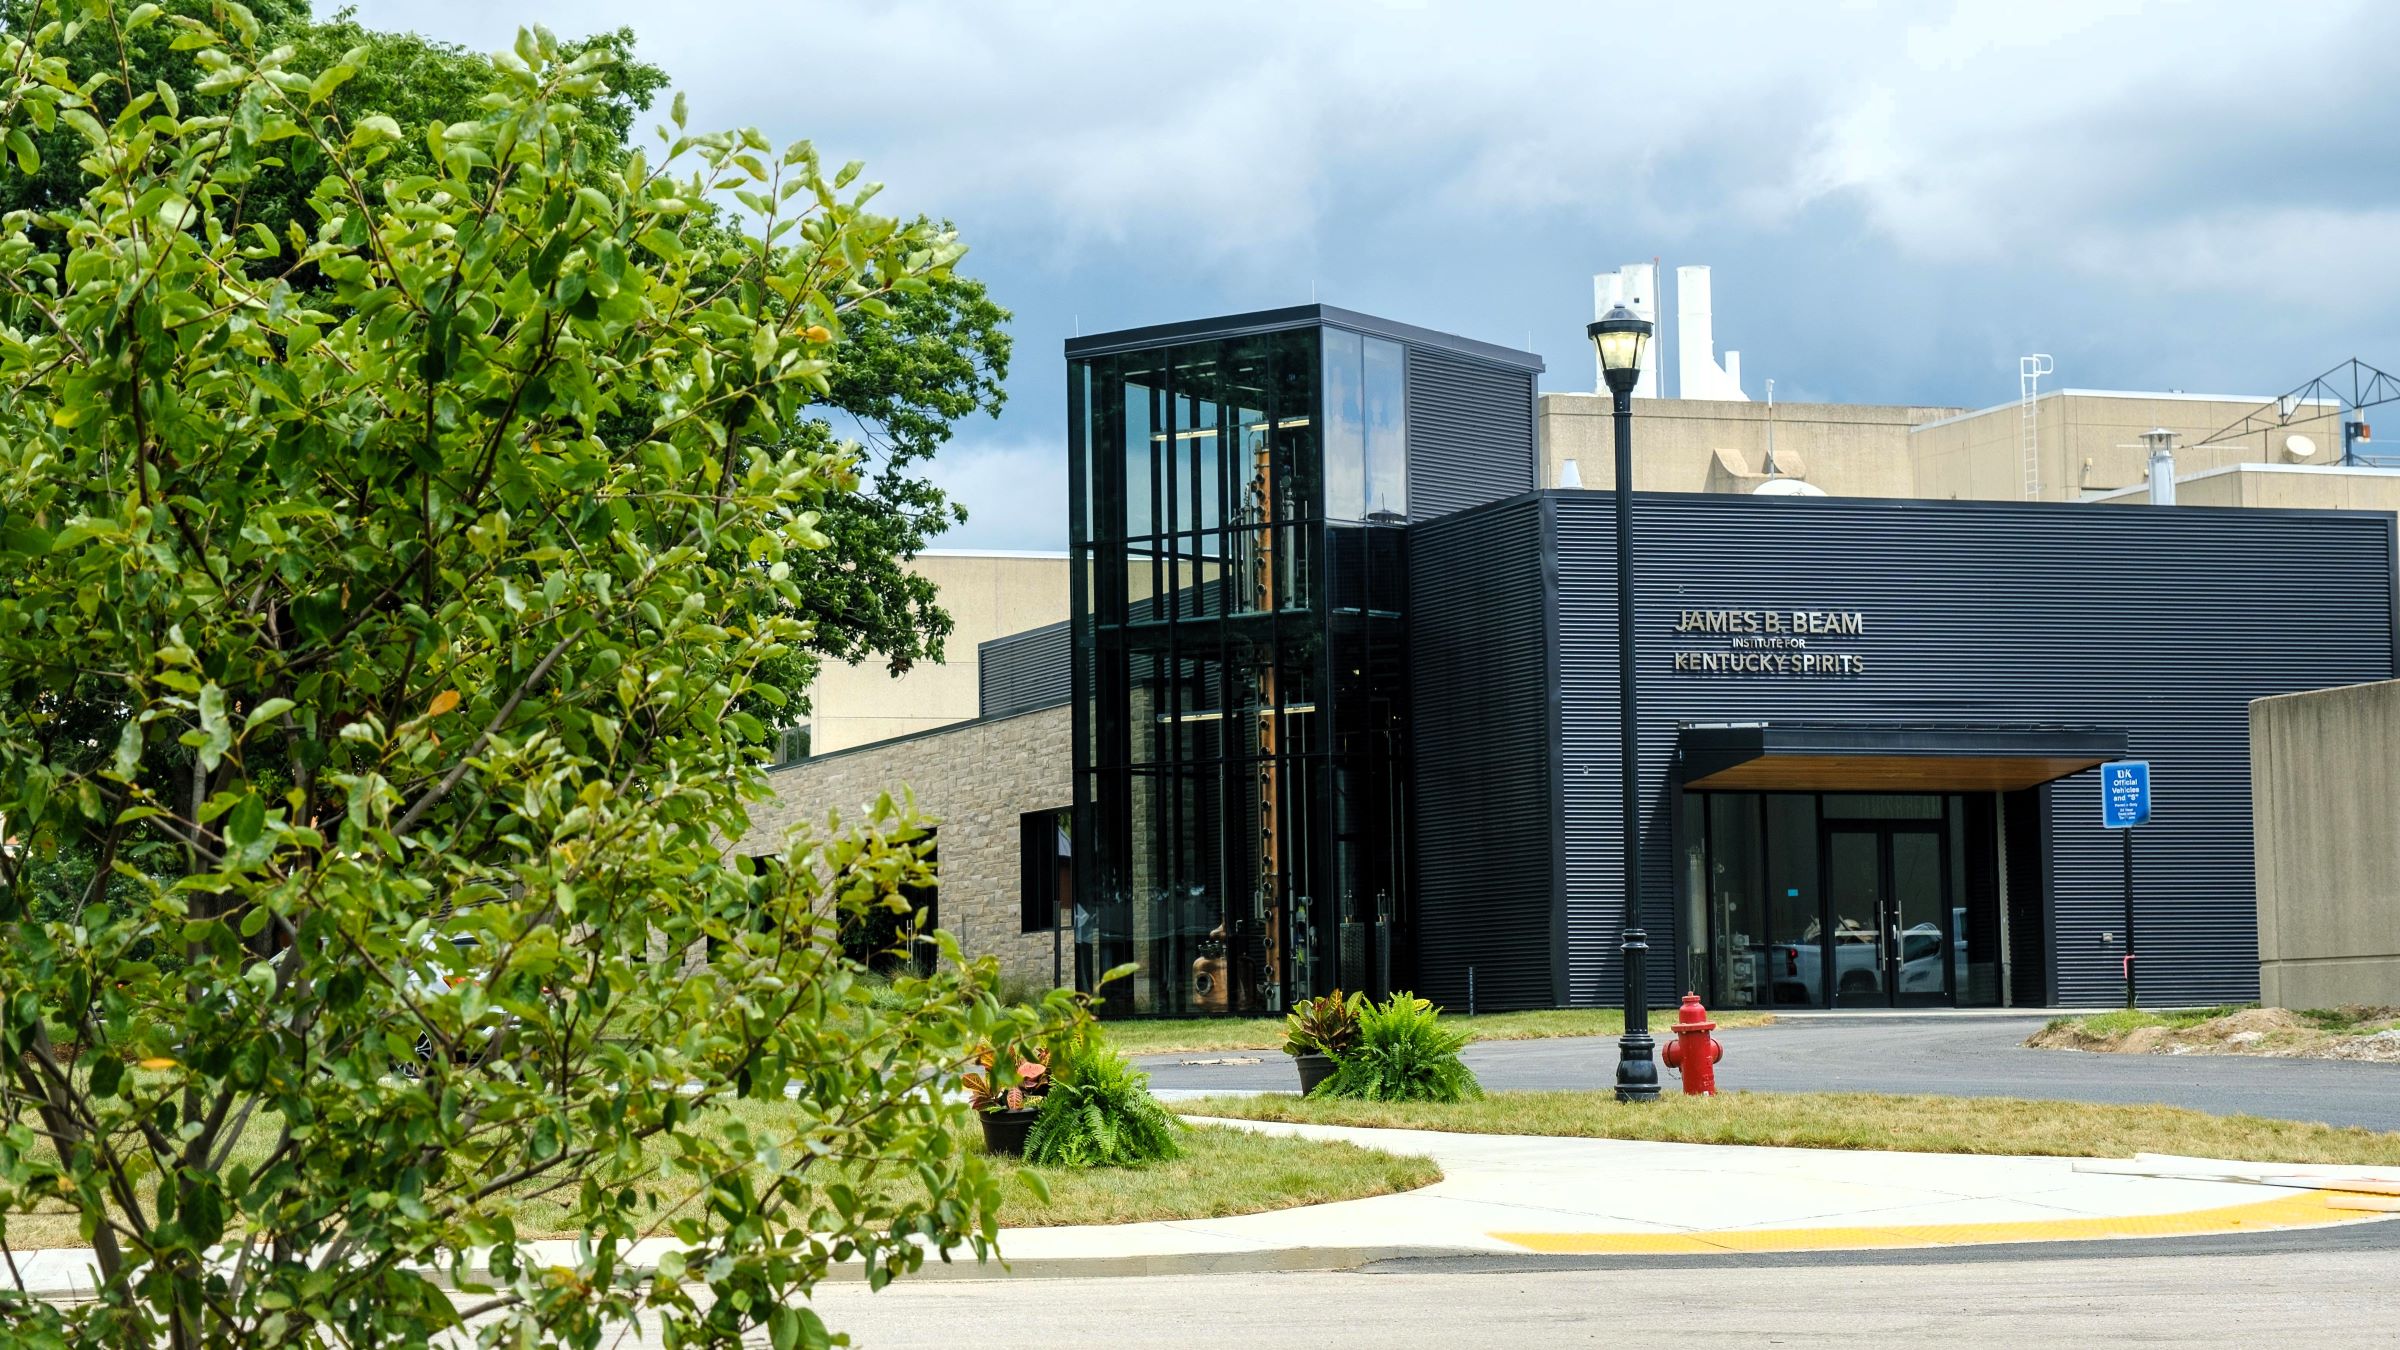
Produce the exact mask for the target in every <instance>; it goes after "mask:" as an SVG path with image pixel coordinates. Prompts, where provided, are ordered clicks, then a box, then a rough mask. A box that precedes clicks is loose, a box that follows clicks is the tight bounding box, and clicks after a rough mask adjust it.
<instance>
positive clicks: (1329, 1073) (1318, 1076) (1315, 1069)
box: [1292, 1055, 1334, 1097]
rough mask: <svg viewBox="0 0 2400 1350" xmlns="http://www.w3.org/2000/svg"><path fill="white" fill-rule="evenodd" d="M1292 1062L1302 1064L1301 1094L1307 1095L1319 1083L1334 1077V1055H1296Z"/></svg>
mask: <svg viewBox="0 0 2400 1350" xmlns="http://www.w3.org/2000/svg"><path fill="white" fill-rule="evenodd" d="M1292 1063H1294V1064H1297V1065H1299V1066H1300V1095H1301V1096H1303V1097H1305V1096H1307V1095H1308V1094H1310V1093H1312V1092H1314V1091H1316V1090H1317V1084H1319V1083H1322V1082H1324V1081H1325V1080H1326V1079H1328V1078H1331V1077H1333V1067H1334V1066H1333V1056H1331V1055H1294V1056H1292Z"/></svg>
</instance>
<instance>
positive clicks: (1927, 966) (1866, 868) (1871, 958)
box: [1793, 823, 1958, 1008]
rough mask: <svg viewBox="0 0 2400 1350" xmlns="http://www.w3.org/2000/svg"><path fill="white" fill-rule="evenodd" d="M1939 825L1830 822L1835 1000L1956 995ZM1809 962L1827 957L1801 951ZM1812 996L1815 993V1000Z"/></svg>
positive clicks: (1934, 999) (1871, 1002)
mask: <svg viewBox="0 0 2400 1350" xmlns="http://www.w3.org/2000/svg"><path fill="white" fill-rule="evenodd" d="M1942 846H1943V840H1942V834H1941V831H1940V830H1939V829H1938V828H1933V827H1928V826H1924V825H1914V824H1910V825H1851V824H1844V825H1838V826H1837V825H1833V824H1830V823H1828V824H1827V826H1826V828H1825V847H1824V856H1825V896H1826V899H1827V900H1829V901H1830V902H1831V903H1832V907H1833V916H1834V918H1833V938H1832V951H1831V953H1830V965H1831V974H1832V980H1833V1006H1835V1007H1837V1008H1870V1007H1924V1006H1929V1005H1932V1006H1938V1005H1942V1004H1947V1003H1950V1002H1952V1001H1953V1000H1952V995H1953V992H1954V990H1955V988H1956V985H1957V983H1958V982H1957V981H1955V980H1953V979H1952V978H1951V970H1950V967H1951V963H1952V959H1953V955H1954V953H1955V952H1956V951H1957V950H1958V949H1957V947H1956V945H1955V944H1954V943H1953V942H1952V941H1951V929H1952V928H1953V927H1955V926H1956V925H1954V924H1953V923H1952V922H1951V919H1950V908H1951V906H1950V901H1949V875H1948V873H1949V869H1948V868H1947V867H1946V866H1944V864H1943V859H1942V851H1943V848H1942ZM1795 955H1796V957H1797V959H1796V960H1795V961H1794V962H1793V964H1794V965H1795V966H1798V967H1802V968H1805V967H1807V966H1809V965H1812V964H1815V963H1817V962H1819V961H1821V960H1824V959H1825V957H1824V955H1823V954H1820V953H1817V952H1813V951H1812V952H1801V953H1796V954H1795ZM1812 1001H1813V1000H1812Z"/></svg>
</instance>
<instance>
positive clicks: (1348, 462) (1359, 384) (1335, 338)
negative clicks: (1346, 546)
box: [1325, 328, 1408, 524]
mask: <svg viewBox="0 0 2400 1350" xmlns="http://www.w3.org/2000/svg"><path fill="white" fill-rule="evenodd" d="M1407 372H1408V353H1407V351H1406V349H1404V348H1403V347H1401V345H1400V344H1399V343H1397V342H1387V341H1385V340H1384V339H1382V338H1371V337H1363V336H1361V335H1359V334H1357V333H1349V332H1344V331H1343V330H1341V329H1339V328H1328V329H1326V330H1325V517H1326V519H1328V520H1375V521H1383V522H1386V523H1391V524H1397V523H1400V522H1403V521H1406V520H1407V519H1408V448H1407V434H1406V433H1407V409H1406V406H1405V405H1406V402H1407V385H1408V373H1407Z"/></svg>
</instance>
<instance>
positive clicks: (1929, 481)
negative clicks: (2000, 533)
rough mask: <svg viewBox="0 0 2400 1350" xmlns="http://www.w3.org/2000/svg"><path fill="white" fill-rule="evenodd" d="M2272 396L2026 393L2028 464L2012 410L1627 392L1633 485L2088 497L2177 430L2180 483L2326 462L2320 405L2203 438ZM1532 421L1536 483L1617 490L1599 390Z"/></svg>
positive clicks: (2021, 422) (1609, 423) (1562, 399)
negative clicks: (2152, 442) (1538, 448)
mask: <svg viewBox="0 0 2400 1350" xmlns="http://www.w3.org/2000/svg"><path fill="white" fill-rule="evenodd" d="M2273 403H2274V400H2272V399H2268V398H2263V397H2259V398H2252V397H2245V396H2238V395H2197V394H2179V393H2129V392H2117V391H2110V390H2094V389H2059V390H2052V391H2050V392H2048V393H2044V394H2042V395H2040V396H2039V397H2037V398H2036V399H2035V400H2034V405H2033V416H2032V417H2031V419H2030V421H2031V423H2032V426H2031V431H2032V433H2033V434H2032V436H2031V437H2030V441H2031V448H2032V452H2033V453H2032V455H2031V456H2030V458H2029V457H2028V455H2027V448H2028V439H2029V438H2028V436H2027V430H2028V428H2027V422H2028V420H2029V419H2028V418H2027V417H2026V416H2025V411H2024V407H2023V405H2022V404H2019V403H2006V404H1999V405H1995V406H1993V407H1989V408H1980V409H1973V410H1967V409H1960V408H1949V407H1938V406H1930V405H1914V404H1895V405H1881V404H1856V403H1785V404H1776V405H1773V406H1769V405H1767V404H1763V403H1733V402H1719V401H1714V400H1705V399H1636V400H1634V404H1633V416H1634V456H1635V461H1634V486H1635V487H1636V488H1639V489H1642V490H1644V491H1654V492H1755V491H1757V490H1758V489H1759V488H1760V487H1761V486H1762V485H1763V484H1765V483H1767V482H1768V481H1770V480H1773V479H1779V478H1780V479H1793V480H1797V481H1799V482H1802V483H1805V484H1807V485H1808V486H1809V487H1811V488H1814V489H1816V490H1817V491H1820V492H1823V493H1825V494H1827V495H1829V496H1835V497H1913V498H1930V499H1936V500H1940V499H1967V500H1983V501H2024V500H2029V499H2034V498H2038V499H2040V500H2043V501H2079V500H2090V499H2095V498H2101V497H2105V496H2106V495H2107V494H2109V493H2112V492H2115V491H2118V490H2122V489H2126V488H2132V487H2137V486H2139V485H2141V484H2143V483H2145V481H2146V480H2147V477H2148V473H2149V451H2148V447H2147V446H2146V445H2145V444H2144V443H2143V440H2142V437H2143V435H2144V433H2146V432H2149V431H2151V430H2152V429H2154V428H2158V427H2164V428H2166V429H2167V430H2169V431H2172V432H2174V433H2176V437H2177V445H2176V453H2175V460H2176V468H2177V473H2178V476H2179V478H2180V477H2184V476H2196V475H2206V474H2211V473H2215V472H2218V471H2221V470H2227V469H2231V468H2234V467H2236V466H2241V465H2265V466H2273V467H2286V466H2294V465H2317V466H2323V465H2328V464H2330V463H2331V462H2332V461H2333V460H2334V459H2336V458H2337V457H2338V455H2339V442H2340V436H2339V427H2338V422H2339V414H2340V409H2339V408H2338V407H2337V406H2335V405H2332V404H2323V405H2318V404H2300V405H2296V406H2295V407H2294V408H2293V410H2292V418H2293V421H2292V423H2291V425H2290V426H2289V427H2288V428H2286V429H2283V430H2280V431H2276V432H2269V433H2265V434H2257V433H2254V434H2252V435H2250V436H2248V437H2246V438H2244V439H2242V440H2240V441H2238V442H2232V443H2214V442H2211V441H2210V440H2209V438H2210V437H2212V436H2214V435H2215V434H2216V433H2217V432H2219V431H2222V430H2224V429H2225V428H2226V427H2229V426H2231V425H2233V424H2235V423H2237V422H2239V421H2241V420H2242V419H2243V418H2244V417H2247V416H2250V415H2252V414H2254V413H2256V412H2258V411H2259V410H2260V409H2261V408H2262V407H2266V406H2270V405H2272V404H2273ZM1539 428H1540V436H1541V445H1542V462H1543V474H1544V478H1543V481H1544V482H1545V483H1546V484H1549V485H1553V486H1556V485H1564V484H1568V483H1579V484H1580V485H1581V486H1583V487H1586V488H1611V487H1614V486H1615V480H1616V474H1615V460H1614V450H1613V445H1614V441H1613V436H1614V421H1613V418H1612V417H1611V414H1610V407H1609V400H1608V398H1607V396H1606V395H1600V394H1544V395H1542V396H1541V398H1540V404H1539ZM1570 465H1571V466H1572V467H1571V468H1570ZM2209 491H2212V489H2203V492H2204V493H2206V492H2209ZM2259 491H2260V492H2261V493H2262V494H2267V495H2278V502H2277V504H2289V505H2303V506H2315V507H2335V506H2343V505H2349V504H2351V502H2352V499H2353V497H2352V496H2345V495H2344V494H2343V493H2336V492H2331V491H2330V490H2329V488H2328V487H2327V485H2321V484H2310V485H2308V486H2307V487H2302V486H2301V485H2300V483H2299V482H2298V481H2297V480H2295V481H2294V482H2291V483H2287V484H2282V485H2279V487H2278V488H2277V489H2275V490H2274V492H2273V493H2272V494H2270V493H2268V490H2266V489H2260V490H2259ZM2353 496H2354V494H2353ZM2193 504H2200V503H2199V501H2198V499H2194V501H2193ZM2212 504H2220V505H2263V504H2266V503H2265V502H2264V501H2258V502H2222V501H2220V502H2214V503H2212ZM2376 509H2389V508H2388V507H2384V506H2381V505H2378V506H2377V508H2376Z"/></svg>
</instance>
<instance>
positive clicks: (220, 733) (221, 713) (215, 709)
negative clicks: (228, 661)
mask: <svg viewBox="0 0 2400 1350" xmlns="http://www.w3.org/2000/svg"><path fill="white" fill-rule="evenodd" d="M200 736H201V739H200V747H199V748H200V767H202V768H204V769H207V770H208V771H209V772H211V773H214V772H216V769H217V765H218V764H219V763H220V762H221V761H222V760H223V759H224V758H225V752H226V750H228V749H229V748H231V747H232V745H233V728H232V727H231V726H230V725H228V724H227V723H226V721H225V691H224V689H222V688H221V687H219V686H218V684H217V682H216V681H215V680H210V681H209V682H208V683H206V684H203V685H201V686H200Z"/></svg>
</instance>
